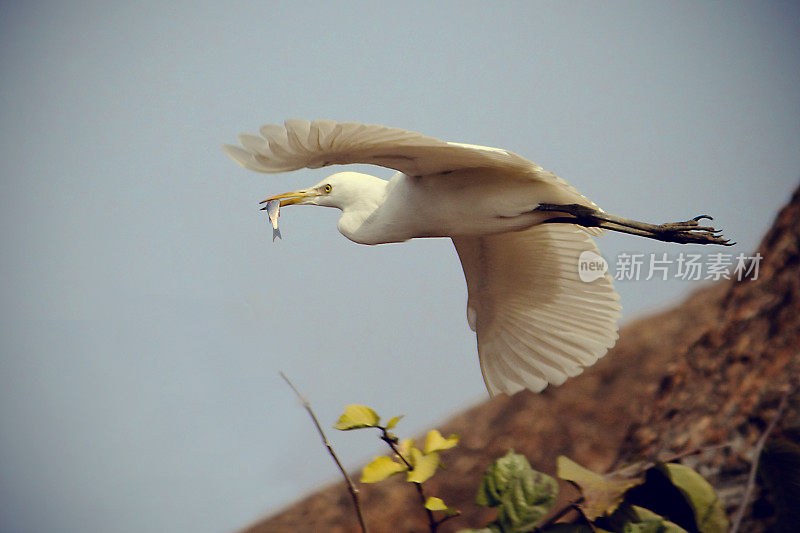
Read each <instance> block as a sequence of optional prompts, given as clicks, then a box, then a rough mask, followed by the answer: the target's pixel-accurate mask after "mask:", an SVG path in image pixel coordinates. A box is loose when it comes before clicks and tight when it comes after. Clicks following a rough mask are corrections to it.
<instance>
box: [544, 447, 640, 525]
mask: <svg viewBox="0 0 800 533" xmlns="http://www.w3.org/2000/svg"><path fill="white" fill-rule="evenodd" d="M556 464H557V470H558V477H560V478H561V479H565V480H567V481H571V482H573V483H575V484H576V485H577V486H578V487H579V488H580V490H581V494H583V498H584V502H583V505H582V507H583V512H584V514H585V515H586V518H588V519H589V520H594V519H595V518H597V517H599V516H602V515H604V514H611V513H613V512H614V510H615V509H616V508H617V507H618V506H619V504H620V503H621V502H622V499H623V496H624V495H625V492H626V491H627V490H628V489H630V488H631V487H635V486H636V485H640V484H641V483H642V482H643V481H644V479H643V478H642V476H641V472H638V473H637V474H636V475H635V476H623V475H620V474H614V473H612V474H608V475H605V476H603V475H600V474H597V473H595V472H592V471H591V470H587V469H586V468H584V467H582V466H581V465H579V464H578V463H576V462H574V461H572V460H571V459H568V458H567V457H564V456H563V455H561V456H559V457H558V459H557V462H556Z"/></svg>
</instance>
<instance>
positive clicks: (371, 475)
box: [361, 456, 408, 483]
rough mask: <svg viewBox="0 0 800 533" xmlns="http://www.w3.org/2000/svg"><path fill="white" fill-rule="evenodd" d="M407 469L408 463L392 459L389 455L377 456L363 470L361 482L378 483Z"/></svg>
mask: <svg viewBox="0 0 800 533" xmlns="http://www.w3.org/2000/svg"><path fill="white" fill-rule="evenodd" d="M407 469H408V467H406V465H401V464H400V463H397V462H395V461H392V460H391V459H390V458H389V457H385V456H384V457H376V458H375V459H373V460H372V462H371V463H369V464H368V465H367V466H365V467H364V469H363V470H362V471H361V483H377V482H378V481H383V480H384V479H386V478H388V477H390V476H392V475H394V474H397V473H398V472H404V471H406V470H407Z"/></svg>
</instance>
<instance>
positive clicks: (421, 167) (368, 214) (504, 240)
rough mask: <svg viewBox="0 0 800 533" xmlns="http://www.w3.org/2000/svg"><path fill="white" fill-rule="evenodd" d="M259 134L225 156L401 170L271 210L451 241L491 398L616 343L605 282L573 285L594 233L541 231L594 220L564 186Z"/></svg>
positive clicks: (395, 145)
mask: <svg viewBox="0 0 800 533" xmlns="http://www.w3.org/2000/svg"><path fill="white" fill-rule="evenodd" d="M261 134H262V136H256V135H247V134H245V135H241V136H240V137H239V142H240V143H241V145H242V146H241V147H239V146H231V145H226V146H225V147H224V149H225V151H226V152H227V153H228V155H230V156H231V157H232V158H233V159H234V160H235V161H236V162H238V163H239V164H241V165H242V166H244V167H245V168H248V169H250V170H255V171H257V172H265V173H278V172H286V171H290V170H297V169H300V168H320V167H324V166H329V165H338V164H351V163H368V164H374V165H380V166H383V167H388V168H392V169H394V170H397V171H398V173H397V174H396V175H394V176H393V177H392V178H391V179H390V180H389V181H386V180H382V179H379V178H376V177H374V176H368V175H366V174H360V173H355V172H340V173H337V174H333V175H332V176H329V177H328V178H326V179H324V180H322V181H321V182H319V183H318V184H317V185H315V186H313V187H310V188H308V189H303V190H299V191H292V192H290V193H285V194H281V195H276V196H272V197H270V198H268V199H267V200H276V199H280V200H281V203H280V205H281V206H286V205H293V204H311V205H322V206H328V207H336V208H338V209H341V211H342V216H341V218H340V219H339V224H338V227H339V230H340V231H341V233H342V234H343V235H344V236H345V237H347V238H349V239H351V240H353V241H355V242H358V243H363V244H379V243H386V242H402V241H405V240H408V239H412V238H417V237H450V238H452V239H453V242H454V244H455V247H456V250H457V251H458V255H459V258H460V259H461V264H462V267H463V269H464V274H465V277H466V280H467V289H468V303H467V317H468V321H469V325H470V327H471V328H472V329H473V330H474V331H475V332H476V334H477V340H478V354H479V358H480V364H481V371H482V373H483V377H484V381H485V382H486V386H487V388H488V390H489V393H490V394H496V393H500V392H504V393H508V394H512V393H514V392H516V391H519V390H521V389H524V388H528V389H531V390H533V391H541V390H542V389H544V388H545V387H546V386H547V384H548V383H551V384H554V385H560V384H561V383H563V382H564V380H566V379H567V378H568V377H571V376H575V375H577V374H580V373H581V372H582V370H583V368H585V367H587V366H589V365H592V364H593V363H595V362H596V361H597V359H598V358H600V357H602V356H603V355H604V354H605V353H606V351H607V350H608V349H609V348H610V347H611V346H613V345H614V342H615V341H616V338H617V320H618V319H619V317H620V310H621V306H620V304H619V296H618V295H617V293H616V291H615V290H614V287H613V286H612V283H611V278H610V276H609V275H608V274H607V273H606V274H605V275H604V276H602V277H600V278H599V279H595V280H594V281H591V282H584V281H582V280H581V279H580V277H579V275H578V258H579V256H580V255H581V253H582V252H585V251H591V252H595V253H598V251H597V247H596V246H595V244H594V242H593V241H592V239H591V237H590V235H589V234H590V233H591V234H597V233H598V232H599V231H601V230H598V229H597V228H584V227H581V226H578V225H575V224H550V223H544V222H545V221H546V220H548V219H552V218H553V217H554V216H555V215H557V213H555V214H554V213H553V212H542V211H539V210H537V207H538V206H540V205H541V204H559V205H561V204H580V205H581V206H587V207H589V208H592V209H595V210H597V211H598V212H599V209H598V208H597V206H596V205H595V204H594V203H592V202H591V201H590V200H588V199H587V198H586V197H584V196H583V195H581V194H580V193H579V192H578V191H577V190H576V189H575V188H573V187H572V186H570V185H569V184H568V183H567V182H566V181H565V180H563V179H561V178H559V177H557V176H556V175H554V174H553V173H551V172H547V171H545V170H544V169H542V168H541V167H540V166H538V165H536V164H534V163H532V162H530V161H528V160H527V159H525V158H523V157H520V156H518V155H516V154H514V153H511V152H508V151H506V150H500V149H497V148H487V147H483V146H474V145H469V144H460V143H452V142H445V141H441V140H439V139H435V138H432V137H427V136H425V135H422V134H419V133H414V132H409V131H405V130H402V129H397V128H389V127H385V126H376V125H367V124H360V123H354V122H344V123H337V122H333V121H330V120H315V121H313V122H307V121H304V120H288V121H286V123H285V127H284V126H277V125H267V126H264V127H262V128H261ZM267 200H265V201H267Z"/></svg>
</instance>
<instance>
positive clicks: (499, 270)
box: [453, 224, 622, 395]
mask: <svg viewBox="0 0 800 533" xmlns="http://www.w3.org/2000/svg"><path fill="white" fill-rule="evenodd" d="M453 242H454V244H455V246H456V250H457V251H458V256H459V258H460V259H461V265H462V267H463V269H464V275H465V277H466V278H467V290H468V293H469V301H468V303H467V319H468V321H469V324H470V327H471V328H472V330H473V331H475V332H476V333H477V337H478V355H479V357H480V363H481V371H482V372H483V379H484V381H485V382H486V387H487V388H488V389H489V394H492V395H494V394H497V393H500V392H504V393H507V394H513V393H515V392H517V391H519V390H522V389H525V388H527V389H530V390H532V391H534V392H539V391H541V390H542V389H544V388H545V387H546V386H547V385H548V383H552V384H553V385H560V384H561V383H563V382H564V381H565V380H566V379H567V378H568V377H571V376H576V375H578V374H580V373H581V372H582V371H583V369H584V368H585V367H587V366H590V365H592V364H594V363H595V362H596V361H597V360H598V359H599V358H600V357H602V356H603V355H605V353H606V351H608V349H609V348H611V347H612V346H613V345H614V343H615V342H616V339H617V320H618V319H619V317H620V314H621V309H622V306H621V305H620V303H619V296H618V295H617V293H616V291H615V290H614V287H613V285H612V284H611V277H610V276H609V274H608V273H606V274H605V275H604V276H602V277H600V278H598V279H595V280H594V281H590V282H584V281H582V280H581V278H580V276H579V273H578V261H579V257H580V255H581V253H582V252H594V253H596V254H598V256H599V252H598V251H597V247H596V246H595V244H594V241H592V239H591V238H590V237H589V236H588V235H587V234H586V233H585V232H584V231H582V230H581V229H579V228H578V227H577V226H573V225H570V224H543V225H539V226H534V227H533V228H531V229H528V230H525V231H521V232H514V233H503V234H498V235H491V236H488V237H466V238H464V237H459V238H453Z"/></svg>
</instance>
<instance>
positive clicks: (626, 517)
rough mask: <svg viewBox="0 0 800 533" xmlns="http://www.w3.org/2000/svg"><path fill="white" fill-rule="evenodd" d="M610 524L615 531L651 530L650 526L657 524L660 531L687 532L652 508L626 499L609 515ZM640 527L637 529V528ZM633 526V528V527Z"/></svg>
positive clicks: (659, 532) (671, 532)
mask: <svg viewBox="0 0 800 533" xmlns="http://www.w3.org/2000/svg"><path fill="white" fill-rule="evenodd" d="M608 523H609V525H610V526H611V528H612V529H613V530H614V531H628V530H630V531H635V532H637V533H638V532H640V531H645V532H646V531H650V529H648V528H652V527H654V526H653V524H655V527H656V529H655V530H654V531H657V532H658V533H687V531H686V530H685V529H683V528H682V527H680V526H679V525H677V524H675V523H673V522H670V521H669V520H667V519H666V518H664V517H663V516H661V515H659V514H656V513H654V512H653V511H651V510H650V509H645V508H644V507H640V506H638V505H631V504H630V503H629V502H627V501H624V502H622V504H621V505H620V506H619V507H618V508H617V510H616V511H614V514H612V515H611V517H609V522H608ZM637 527H638V528H639V529H636V528H637ZM631 528H633V529H631Z"/></svg>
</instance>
